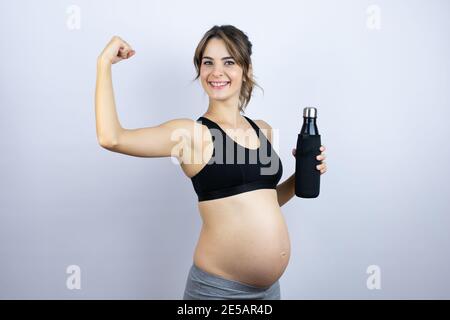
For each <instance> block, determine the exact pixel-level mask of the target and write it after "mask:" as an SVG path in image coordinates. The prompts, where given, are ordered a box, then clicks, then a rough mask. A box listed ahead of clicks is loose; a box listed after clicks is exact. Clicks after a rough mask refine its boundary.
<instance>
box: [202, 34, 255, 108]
mask: <svg viewBox="0 0 450 320" xmlns="http://www.w3.org/2000/svg"><path fill="white" fill-rule="evenodd" d="M219 42H220V43H219ZM208 44H209V45H210V48H209V49H210V51H211V52H208V53H205V50H206V47H207V45H208ZM217 45H219V46H223V47H224V48H223V49H224V50H221V52H223V53H225V52H226V53H227V54H223V55H220V54H219V51H218V50H216V49H215V47H216V46H217ZM251 55H252V43H251V42H250V41H249V39H248V37H247V35H246V34H245V33H244V32H242V31H241V30H239V29H237V28H236V27H234V26H231V25H224V26H220V27H219V26H214V27H213V28H211V29H210V30H209V31H208V32H206V33H205V35H204V36H203V38H202V39H201V40H200V42H199V44H198V45H197V48H196V50H195V54H194V66H195V68H196V71H197V76H196V78H195V79H194V81H195V80H197V79H198V78H200V77H201V76H202V74H203V75H205V79H203V78H202V79H201V80H202V85H203V84H204V83H206V84H208V85H209V86H208V87H209V88H214V89H215V88H217V89H224V88H226V89H232V88H231V86H233V85H234V84H233V79H227V78H216V77H215V76H214V74H212V75H210V73H211V72H213V71H214V68H215V67H217V65H220V66H223V67H224V68H225V70H226V71H227V74H229V75H235V76H237V74H236V72H239V73H240V79H235V80H237V81H235V82H238V83H237V84H235V85H236V87H238V88H239V89H240V90H239V106H238V108H239V111H242V112H244V109H245V108H246V106H247V105H248V103H249V102H250V99H251V96H252V91H253V88H254V87H255V86H258V87H260V86H259V85H258V84H257V83H256V81H255V80H254V76H253V67H252V60H251ZM209 75H210V76H211V77H208V76H209ZM217 82H219V83H220V82H227V85H225V86H220V85H219V86H217V85H215V83H217ZM204 87H205V86H204ZM260 88H261V87H260ZM261 89H262V88H261ZM206 90H208V89H206ZM262 90H263V89H262ZM263 91H264V90H263Z"/></svg>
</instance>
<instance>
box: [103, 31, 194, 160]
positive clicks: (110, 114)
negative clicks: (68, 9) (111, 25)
mask: <svg viewBox="0 0 450 320" xmlns="http://www.w3.org/2000/svg"><path fill="white" fill-rule="evenodd" d="M134 53H135V51H134V50H133V49H132V48H131V46H130V45H129V44H128V43H126V42H125V41H124V40H122V39H121V38H120V37H117V36H114V37H113V38H112V39H111V41H110V42H109V43H108V45H107V46H106V47H105V49H104V50H103V52H102V53H101V54H100V56H99V57H98V59H97V81H96V90H95V117H96V130H97V140H98V142H99V144H100V145H101V146H102V147H103V148H105V149H108V150H110V151H114V152H119V153H124V154H128V155H132V156H137V157H168V156H175V157H177V158H178V159H180V157H181V156H182V154H183V150H186V148H190V147H191V142H192V141H191V140H190V137H193V132H194V126H195V122H194V121H193V120H191V119H187V118H183V119H174V120H169V121H166V122H164V123H162V124H160V125H157V126H154V127H147V128H138V129H125V128H123V127H122V126H121V124H120V122H119V119H118V116H117V111H116V105H115V100H114V91H113V86H112V75H111V66H112V64H114V63H117V62H119V61H121V60H124V59H128V58H130V57H131V56H133V55H134Z"/></svg>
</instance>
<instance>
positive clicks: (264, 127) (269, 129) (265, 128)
mask: <svg viewBox="0 0 450 320" xmlns="http://www.w3.org/2000/svg"><path fill="white" fill-rule="evenodd" d="M253 121H254V122H255V123H256V125H257V126H258V127H259V128H260V129H261V131H262V132H263V134H264V135H265V136H266V137H267V139H268V140H269V142H270V143H272V127H271V126H270V125H269V124H268V123H267V122H266V121H264V120H253Z"/></svg>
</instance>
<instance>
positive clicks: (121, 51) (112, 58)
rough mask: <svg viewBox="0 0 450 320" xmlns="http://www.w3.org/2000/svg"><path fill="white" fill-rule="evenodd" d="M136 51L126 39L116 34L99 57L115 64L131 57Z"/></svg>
mask: <svg viewBox="0 0 450 320" xmlns="http://www.w3.org/2000/svg"><path fill="white" fill-rule="evenodd" d="M135 53H136V52H135V51H134V50H133V49H132V48H131V46H130V45H129V44H128V43H127V42H126V41H125V40H123V39H122V38H120V37H118V36H114V37H112V39H111V41H109V43H108V44H107V45H106V47H105V49H103V51H102V53H101V54H100V56H99V57H98V59H99V60H101V61H102V62H106V63H111V64H114V63H117V62H119V61H122V60H123V59H128V58H131V57H132V56H133V55H134V54H135Z"/></svg>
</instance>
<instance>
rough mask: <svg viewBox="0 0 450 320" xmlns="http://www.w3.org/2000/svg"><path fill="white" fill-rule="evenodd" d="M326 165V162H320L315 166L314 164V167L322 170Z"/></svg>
mask: <svg viewBox="0 0 450 320" xmlns="http://www.w3.org/2000/svg"><path fill="white" fill-rule="evenodd" d="M326 167H327V166H326V163H325V162H322V163H321V164H318V165H317V166H316V168H317V170H322V169H323V168H326Z"/></svg>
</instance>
